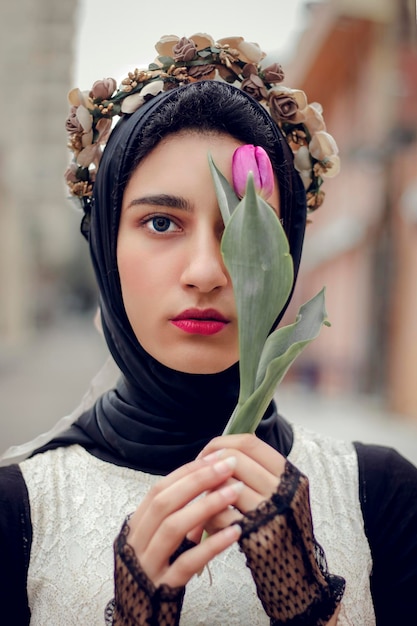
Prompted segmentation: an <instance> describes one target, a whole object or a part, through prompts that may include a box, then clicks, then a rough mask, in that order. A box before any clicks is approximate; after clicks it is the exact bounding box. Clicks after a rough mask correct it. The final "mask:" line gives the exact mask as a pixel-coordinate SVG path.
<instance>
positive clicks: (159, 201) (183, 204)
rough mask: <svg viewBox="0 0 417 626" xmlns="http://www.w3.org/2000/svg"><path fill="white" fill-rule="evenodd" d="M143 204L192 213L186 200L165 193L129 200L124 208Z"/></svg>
mask: <svg viewBox="0 0 417 626" xmlns="http://www.w3.org/2000/svg"><path fill="white" fill-rule="evenodd" d="M143 204H146V205H148V206H149V205H150V206H163V207H168V208H170V209H181V210H182V211H187V212H188V213H190V212H191V211H192V206H191V204H190V203H189V202H188V200H186V199H185V198H183V197H182V196H174V195H171V194H167V193H159V194H155V195H149V196H141V197H140V198H134V199H133V200H131V202H129V204H128V205H127V207H126V208H127V209H130V208H131V207H133V206H140V205H143Z"/></svg>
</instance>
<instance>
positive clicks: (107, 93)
mask: <svg viewBox="0 0 417 626" xmlns="http://www.w3.org/2000/svg"><path fill="white" fill-rule="evenodd" d="M116 87H117V83H116V81H115V80H114V78H103V80H96V82H95V83H94V84H93V86H92V88H91V91H90V94H89V95H90V98H93V99H94V100H108V99H109V98H111V97H112V95H113V93H114V92H115V91H116Z"/></svg>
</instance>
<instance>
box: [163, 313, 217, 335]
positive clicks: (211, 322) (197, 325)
mask: <svg viewBox="0 0 417 626" xmlns="http://www.w3.org/2000/svg"><path fill="white" fill-rule="evenodd" d="M171 323H172V324H174V326H176V327H177V328H179V329H180V330H182V331H184V332H186V333H190V334H194V335H215V334H217V333H219V332H220V331H222V330H223V328H225V326H227V324H229V320H228V319H226V318H225V317H224V316H223V315H222V314H221V313H219V311H216V309H187V310H186V311H183V312H182V313H180V314H179V315H177V316H176V317H174V318H172V319H171Z"/></svg>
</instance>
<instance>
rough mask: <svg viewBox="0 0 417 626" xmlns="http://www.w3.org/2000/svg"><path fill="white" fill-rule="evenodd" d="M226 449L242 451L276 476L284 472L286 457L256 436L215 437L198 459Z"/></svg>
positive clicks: (245, 434) (246, 434)
mask: <svg viewBox="0 0 417 626" xmlns="http://www.w3.org/2000/svg"><path fill="white" fill-rule="evenodd" d="M224 448H228V449H233V450H240V451H241V452H243V453H244V454H245V455H246V456H248V457H250V458H251V459H253V460H254V461H256V462H257V463H259V464H260V465H262V466H263V467H264V468H265V469H266V470H268V471H269V472H270V473H271V474H273V475H275V476H280V475H281V474H282V472H283V471H284V467H285V457H283V456H282V454H280V453H279V452H277V450H275V449H274V448H272V446H270V445H269V444H267V443H265V442H264V441H262V440H261V439H259V438H258V437H257V436H256V435H252V434H248V433H244V434H240V435H224V436H221V437H215V438H214V439H212V440H211V441H209V443H208V444H207V445H206V446H205V447H204V448H203V450H202V451H201V452H200V454H199V455H198V457H197V459H200V458H203V457H204V458H207V456H208V455H210V454H212V453H214V456H215V454H216V452H217V453H218V452H221V451H222V450H223V449H224Z"/></svg>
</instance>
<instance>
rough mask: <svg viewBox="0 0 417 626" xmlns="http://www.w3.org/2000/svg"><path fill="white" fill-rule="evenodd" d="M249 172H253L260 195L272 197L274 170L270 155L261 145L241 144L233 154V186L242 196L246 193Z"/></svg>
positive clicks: (265, 197) (266, 197) (265, 198)
mask: <svg viewBox="0 0 417 626" xmlns="http://www.w3.org/2000/svg"><path fill="white" fill-rule="evenodd" d="M249 172H252V174H253V179H254V183H255V189H256V191H257V192H258V193H259V195H260V196H262V198H264V200H267V199H268V198H270V197H271V195H272V193H273V191H274V185H275V179H274V172H273V169H272V165H271V161H270V160H269V156H268V155H267V153H266V152H265V150H264V149H263V148H261V147H260V146H252V145H251V144H247V145H245V146H240V148H237V149H236V150H235V152H234V154H233V161H232V178H233V187H234V190H235V192H236V194H237V195H238V196H239V197H240V198H242V197H243V196H244V195H245V190H246V181H247V178H248V174H249Z"/></svg>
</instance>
